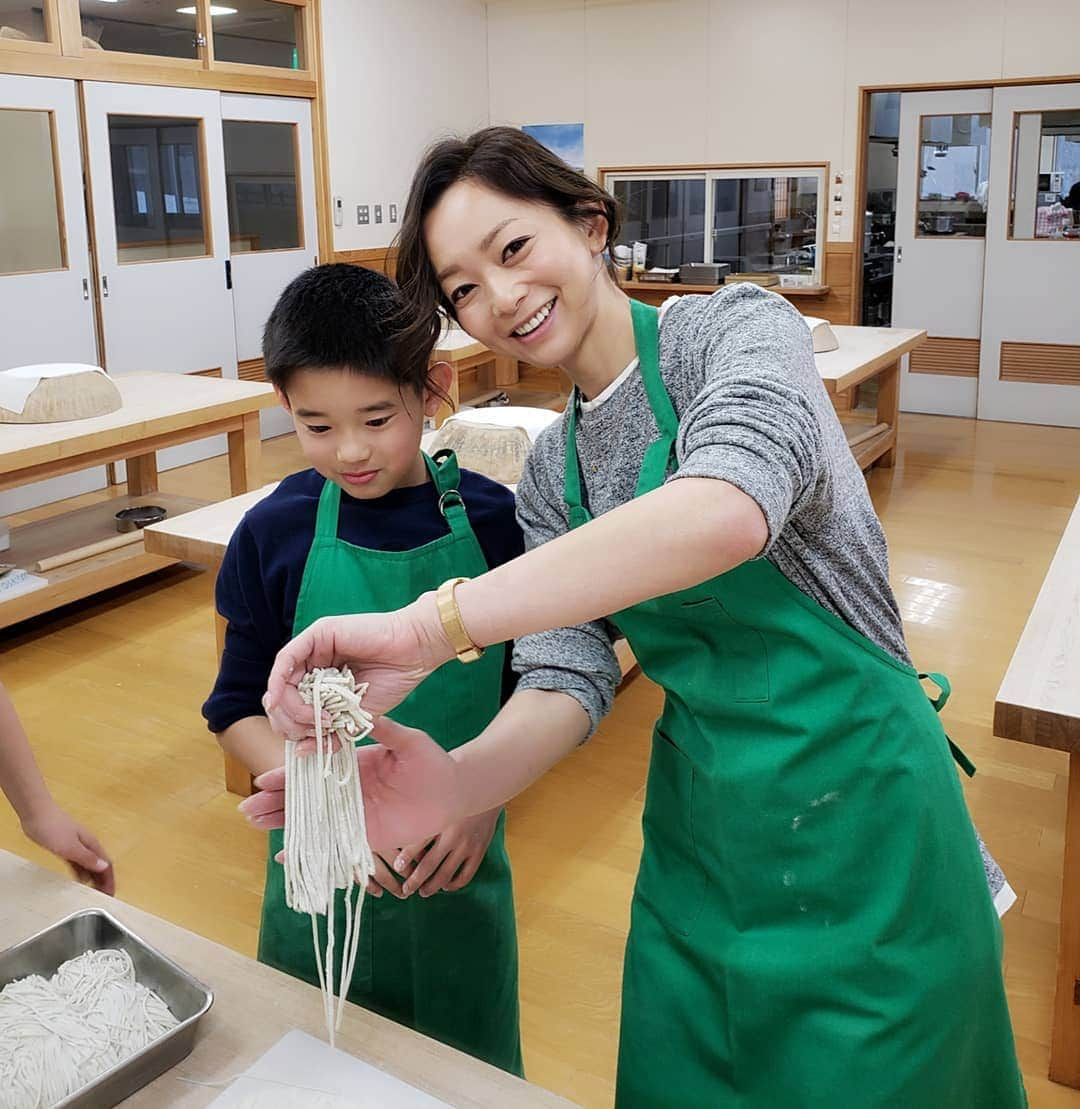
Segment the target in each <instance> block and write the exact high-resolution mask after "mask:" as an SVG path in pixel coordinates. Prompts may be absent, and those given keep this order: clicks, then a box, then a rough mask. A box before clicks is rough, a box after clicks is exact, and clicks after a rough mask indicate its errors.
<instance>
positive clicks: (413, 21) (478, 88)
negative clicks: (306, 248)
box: [322, 0, 488, 250]
mask: <svg viewBox="0 0 1080 1109" xmlns="http://www.w3.org/2000/svg"><path fill="white" fill-rule="evenodd" d="M322 12H323V58H324V68H325V79H326V115H327V139H328V143H327V145H328V147H329V152H330V192H331V195H332V196H341V197H342V199H343V201H344V223H343V226H341V227H335V228H334V247H335V249H336V250H362V249H365V248H370V247H379V246H385V245H387V244H388V243H389V242H390V241H391V239H392V238H393V237H394V235H395V234H397V231H398V229H399V227H400V222H399V223H397V224H391V223H389V222H388V221H389V206H390V204H391V203H393V204H396V205H397V206H398V216H399V220H400V215H401V211H402V210H403V209H404V206H405V198H406V196H407V195H408V189H409V182H410V180H411V179H412V174H413V170H414V169H415V168H416V163H417V160H418V159H419V157H420V154H421V152H422V151H423V149H424V148H425V147H426V146H427V145H428V144H429V143H431V142H432V141H433V140H435V139H437V138H440V137H442V136H443V135H446V134H453V133H461V134H467V133H468V132H470V131H473V130H475V129H476V128H477V127H482V126H484V125H485V124H486V123H487V120H488V72H487V68H488V67H487V17H486V9H485V6H484V3H483V0H393V2H392V3H389V2H387V0H323V4H322ZM358 204H366V205H368V206H369V208H370V209H371V213H370V215H371V219H372V222H371V223H369V224H368V225H367V226H360V225H358V224H357V222H356V207H357V205H358ZM376 204H381V205H382V209H383V222H382V223H381V224H376V223H375V222H374V206H375V205H376Z"/></svg>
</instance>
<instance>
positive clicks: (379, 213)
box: [375, 204, 382, 223]
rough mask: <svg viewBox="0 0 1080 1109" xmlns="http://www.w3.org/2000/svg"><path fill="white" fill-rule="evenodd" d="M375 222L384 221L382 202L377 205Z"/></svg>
mask: <svg viewBox="0 0 1080 1109" xmlns="http://www.w3.org/2000/svg"><path fill="white" fill-rule="evenodd" d="M375 222H376V223H382V205H381V204H376V205H375Z"/></svg>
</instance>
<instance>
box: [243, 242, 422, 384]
mask: <svg viewBox="0 0 1080 1109" xmlns="http://www.w3.org/2000/svg"><path fill="white" fill-rule="evenodd" d="M402 305H403V301H402V298H401V293H400V291H399V289H398V287H397V286H396V285H395V284H394V283H393V281H391V280H390V278H388V277H387V276H385V274H381V273H378V272H376V271H375V270H368V269H364V268H363V267H361V266H353V265H348V264H345V263H335V264H330V265H325V266H315V267H313V268H312V269H309V270H305V271H304V272H303V273H301V274H300V275H299V276H297V277H295V278H293V280H292V281H290V282H289V284H288V285H287V286H286V288H285V291H284V292H283V293H282V294H281V296H280V297H278V301H277V304H275V305H274V310H273V311H272V312H271V313H270V318H269V319H268V320H267V321H266V327H265V328H264V329H263V360H264V362H265V363H266V378H267V380H268V381H270V382H272V383H273V384H274V385H276V386H277V387H278V388H279V389H280V390H281V391H282V392H283V393H285V394H286V395H288V391H289V381H290V379H291V378H292V376H293V375H294V374H295V373H296V372H297V371H298V370H323V369H341V370H349V371H351V372H353V373H358V374H366V375H368V376H371V377H379V378H385V379H388V380H390V381H393V382H396V383H397V384H398V385H399V386H401V387H408V388H410V389H413V390H414V391H416V392H418V393H421V392H423V390H424V388H425V386H428V385H429V382H428V360H429V358H430V355H431V350H430V349H429V350H428V351H427V353H426V355H425V354H424V352H422V351H419V350H417V348H416V347H415V346H414V347H413V354H412V356H411V357H410V356H409V355H408V354H407V353H406V351H405V348H404V347H403V345H402V343H401V329H402V324H403V308H402Z"/></svg>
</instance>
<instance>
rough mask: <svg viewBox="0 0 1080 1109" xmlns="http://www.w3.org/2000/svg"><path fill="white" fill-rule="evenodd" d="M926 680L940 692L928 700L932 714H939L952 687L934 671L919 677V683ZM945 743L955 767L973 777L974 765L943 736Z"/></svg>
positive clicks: (946, 679)
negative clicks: (932, 707) (932, 708)
mask: <svg viewBox="0 0 1080 1109" xmlns="http://www.w3.org/2000/svg"><path fill="white" fill-rule="evenodd" d="M924 679H928V680H929V681H932V682H933V683H934V685H936V686H937V687H938V689H939V690H940V692H939V693H938V695H937V697H936V698H934V697H931V698H929V701H930V704H932V705H933V706H934V712H941V710H942V709H943V708H944V707H945V705H946V704H947V703H948V700H949V694H950V693H952V685H950V684H949V679H948V678H946V677H945V675H944V674H937V673H935V672H934V671H929V672H928V673H926V674H920V675H919V681H923V680H924ZM945 742H946V743H948V745H949V752H950V753H951V754H952V757H953V761H954V762H955V763H956V765H957V766H959V767H960V769H961V770H962V771H963V772H964V773H965V774H966V775H967V776H968V777H969V778H974V777H975V764H974V763H973V762H972V761H971V759H969V758H968V757H967V755H965V754H964V752H963V751H962V750H961V749H960V748H959V747H958V746H957V745H956V744H955V743H953V741H952V740H951V739H950V738H949V736H948V735H946V736H945Z"/></svg>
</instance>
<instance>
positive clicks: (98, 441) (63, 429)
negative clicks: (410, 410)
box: [0, 373, 276, 628]
mask: <svg viewBox="0 0 1080 1109" xmlns="http://www.w3.org/2000/svg"><path fill="white" fill-rule="evenodd" d="M113 381H114V382H115V383H116V385H117V387H118V388H119V390H120V396H121V398H122V401H123V406H122V407H121V408H120V409H119V410H118V411H116V412H113V413H110V414H109V415H107V416H96V417H93V418H91V419H88V420H70V421H65V422H62V423H50V424H0V490H4V489H13V488H15V487H16V486H19V485H27V484H29V483H30V482H34V481H41V480H42V479H44V478H50V477H56V476H58V475H60V474H68V473H71V472H73V471H75V470H85V469H87V468H88V467H90V466H100V465H101V464H103V463H107V462H117V461H120V460H121V459H122V460H124V461H125V462H126V463H127V487H128V495H127V496H126V497H116V498H110V499H109V500H107V501H104V502H103V503H101V504H97V505H92V506H90V507H89V508H81V509H76V510H75V511H73V512H67V513H63V514H61V515H57V516H52V517H49V518H48V519H45V520H41V521H39V522H37V523H33V524H27V525H25V526H24V527H19V528H14V529H13V530H12V532H11V549H10V550H9V551H4V552H3V555H2V558H0V561H4V562H14V563H16V564H17V565H19V566H21V567H24V568H26V569H29V568H30V567H31V566H32V565H33V564H34V563H35V562H37V561H38V559H41V558H46V557H49V556H51V555H56V554H60V553H62V552H65V551H70V550H73V549H74V548H77V547H82V546H84V545H88V544H91V543H94V542H96V541H98V540H103V539H109V538H114V537H115V536H116V534H117V532H116V522H115V518H114V517H115V514H116V513H117V512H118V511H119V510H120V509H122V508H127V507H129V506H131V505H135V504H159V505H161V506H162V507H164V508H166V509H167V510H168V511H169V513H170V515H176V514H180V513H184V512H187V511H189V510H191V509H193V508H197V507H199V506H200V505H202V504H204V503H205V502H204V501H199V500H194V499H192V498H190V497H180V496H176V495H170V494H166V493H162V492H160V491H159V490H158V471H157V455H156V452H157V451H159V450H161V449H163V448H164V447H172V446H175V445H176V444H178V443H189V442H191V441H193V440H196V439H205V438H207V437H208V436H211V435H221V434H225V435H227V436H228V441H229V481H230V486H231V488H232V491H233V493H244V492H246V491H247V490H248V489H250V488H251V487H252V485H253V484H254V483H255V481H256V480H257V478H258V474H259V459H260V451H261V440H260V437H259V410H260V409H263V408H268V407H270V406H272V405H274V404H275V403H276V400H275V397H274V390H273V387H272V386H270V385H268V384H264V383H262V382H254V381H229V380H222V379H220V378H207V377H198V376H194V375H191V376H189V375H185V374H170V373H135V374H125V375H122V376H119V377H115V378H113ZM171 561H172V560H171V559H168V558H165V557H162V556H161V555H159V554H152V553H148V552H147V551H146V550H145V549H144V547H143V544H142V543H138V542H136V543H133V544H131V545H129V546H126V547H121V548H118V549H116V550H111V551H107V552H105V553H103V554H99V555H95V556H94V557H91V558H85V559H82V560H81V561H78V562H74V563H71V564H69V565H67V566H63V567H60V568H59V569H56V570H54V571H51V572H50V573H48V574H46V575H45V576H46V577H47V578H48V581H49V584H48V586H47V587H45V588H43V589H38V590H37V591H36V592H33V593H26V594H23V595H21V596H19V597H14V598H12V599H11V600H7V601H4V602H3V603H2V604H0V628H2V627H7V626H8V625H9V624H13V623H15V622H17V621H19V620H25V619H27V618H28V617H30V616H36V615H37V614H38V613H40V612H48V611H50V610H51V609H54V608H57V607H59V606H60V605H64V604H67V603H68V602H70V601H75V600H78V599H79V598H81V597H87V596H89V595H91V594H93V593H97V592H99V591H101V590H102V589H108V588H109V587H111V586H113V585H118V584H119V583H120V582H125V581H130V580H131V579H132V578H136V577H139V576H141V575H142V574H148V573H150V572H151V571H153V570H158V569H160V568H161V567H163V566H167V565H169V563H170V562H171Z"/></svg>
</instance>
